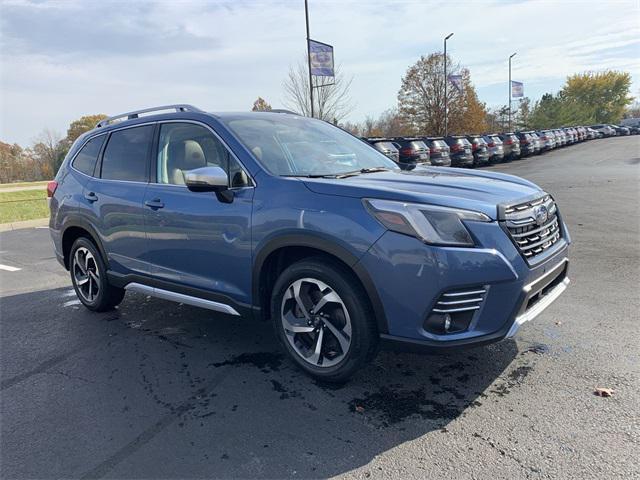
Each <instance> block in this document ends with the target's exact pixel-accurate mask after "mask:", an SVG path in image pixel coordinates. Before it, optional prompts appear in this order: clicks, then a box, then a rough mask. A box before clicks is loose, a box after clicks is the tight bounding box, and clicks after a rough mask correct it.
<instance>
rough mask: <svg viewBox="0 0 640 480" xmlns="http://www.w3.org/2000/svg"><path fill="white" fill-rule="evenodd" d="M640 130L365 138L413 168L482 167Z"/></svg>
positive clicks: (578, 129)
mask: <svg viewBox="0 0 640 480" xmlns="http://www.w3.org/2000/svg"><path fill="white" fill-rule="evenodd" d="M639 133H640V127H638V126H635V127H620V126H617V125H605V124H599V125H592V126H590V127H583V126H579V127H563V128H554V129H548V130H529V131H521V132H507V133H487V134H475V135H448V136H445V137H420V136H416V137H391V138H388V137H366V138H364V140H366V141H367V142H369V143H370V144H371V145H372V146H373V147H374V148H376V149H377V150H379V151H380V152H382V153H383V154H385V155H386V156H387V157H389V158H391V159H392V160H393V161H395V162H396V163H398V164H399V165H400V166H401V167H403V168H408V169H411V168H415V166H416V165H435V166H442V167H448V166H452V167H481V166H484V165H490V164H494V163H500V162H504V161H511V160H517V159H519V158H524V157H529V156H531V155H539V154H541V153H544V152H547V151H549V150H553V149H555V148H559V147H564V146H567V145H573V144H574V143H579V142H584V141H586V140H593V139H596V138H602V137H612V136H616V135H637V134H639Z"/></svg>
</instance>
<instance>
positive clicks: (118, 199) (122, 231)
mask: <svg viewBox="0 0 640 480" xmlns="http://www.w3.org/2000/svg"><path fill="white" fill-rule="evenodd" d="M153 131H154V125H153V124H147V125H141V126H133V127H126V128H122V129H120V130H115V131H112V132H111V133H110V134H109V138H108V139H107V143H106V146H105V147H104V149H103V153H102V158H101V160H100V162H99V164H98V165H97V166H96V174H95V175H96V178H92V179H91V180H90V181H89V182H88V183H87V185H86V186H85V190H84V199H85V201H86V202H87V204H88V205H90V211H91V213H90V215H91V223H92V224H93V225H94V226H95V227H96V230H97V231H98V234H99V235H100V240H101V241H102V245H103V246H104V248H105V251H106V253H107V257H108V260H109V269H110V270H112V271H113V272H114V273H119V274H123V275H125V274H131V273H142V274H144V273H147V272H148V268H147V265H146V262H145V252H146V237H145V229H144V210H143V207H142V201H143V198H144V193H145V190H146V189H147V184H148V179H149V159H150V157H149V155H150V152H151V144H152V140H153Z"/></svg>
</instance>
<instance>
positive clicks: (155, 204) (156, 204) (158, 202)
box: [144, 198, 164, 210]
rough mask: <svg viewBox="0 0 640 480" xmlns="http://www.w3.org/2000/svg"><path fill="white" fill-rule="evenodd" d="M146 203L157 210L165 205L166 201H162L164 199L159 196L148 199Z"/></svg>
mask: <svg viewBox="0 0 640 480" xmlns="http://www.w3.org/2000/svg"><path fill="white" fill-rule="evenodd" d="M144 204H145V205H146V206H147V207H149V208H151V209H153V210H157V209H159V208H162V207H164V203H162V201H161V200H160V199H159V198H154V199H153V200H147V201H146V202H144Z"/></svg>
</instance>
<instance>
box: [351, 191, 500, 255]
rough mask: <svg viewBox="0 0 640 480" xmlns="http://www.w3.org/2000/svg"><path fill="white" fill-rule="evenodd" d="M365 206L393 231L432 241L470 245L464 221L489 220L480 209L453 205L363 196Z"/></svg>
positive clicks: (469, 235)
mask: <svg viewBox="0 0 640 480" xmlns="http://www.w3.org/2000/svg"><path fill="white" fill-rule="evenodd" d="M363 202H364V205H365V207H366V208H367V210H368V211H369V212H370V213H371V215H373V216H374V217H375V218H376V219H377V220H378V221H379V222H380V223H382V225H384V226H385V227H386V228H388V229H389V230H393V231H394V232H398V233H404V234H405V235H411V236H412V237H416V238H417V239H419V240H422V241H423V242H425V243H429V244H432V245H448V246H460V247H473V246H474V245H475V243H474V241H473V238H472V237H471V234H470V233H469V230H467V227H465V226H464V223H463V220H464V221H472V222H490V221H491V219H490V218H489V217H488V216H486V215H485V214H484V213H480V212H473V211H469V210H460V209H457V208H449V207H440V206H437V205H425V204H421V203H406V202H397V201H393V200H378V199H371V198H365V199H364V200H363Z"/></svg>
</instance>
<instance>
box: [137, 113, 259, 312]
mask: <svg viewBox="0 0 640 480" xmlns="http://www.w3.org/2000/svg"><path fill="white" fill-rule="evenodd" d="M205 166H219V167H221V168H223V169H224V170H225V171H226V172H227V174H228V176H229V182H230V184H229V188H230V190H231V191H232V192H233V200H232V201H231V202H230V203H225V202H223V201H221V200H220V199H219V198H218V197H217V196H216V194H215V193H213V192H193V191H190V190H189V189H188V188H187V187H186V186H185V177H184V176H185V173H186V172H188V171H189V170H192V169H195V168H200V167H205ZM253 193H254V184H253V181H252V180H251V178H250V177H249V175H248V174H247V173H246V170H244V168H243V167H242V165H241V164H240V162H239V161H238V160H237V159H236V157H235V156H234V155H233V154H232V153H231V152H230V151H229V150H228V149H227V147H226V146H225V145H224V144H223V143H222V141H221V140H220V139H219V138H218V136H217V135H216V134H215V133H214V132H213V131H212V130H211V129H210V128H209V127H208V126H205V125H203V124H200V123H194V122H186V121H183V122H181V121H174V122H163V123H160V124H159V128H158V139H157V147H156V148H155V153H154V161H153V168H152V182H151V183H150V184H149V188H148V189H147V191H146V194H145V199H144V205H145V207H144V209H145V217H146V225H147V238H148V242H149V243H148V249H147V252H146V255H145V259H146V261H147V262H149V264H150V268H151V273H152V275H153V276H154V278H156V279H158V280H165V281H168V282H171V283H173V284H178V285H179V286H181V287H184V289H185V293H189V291H188V288H197V289H200V290H206V291H207V292H208V293H213V294H219V295H220V296H221V297H226V298H232V299H233V300H235V301H236V302H241V303H249V302H250V291H251V214H252V205H253ZM196 296H198V294H197V293H196ZM221 301H224V298H221ZM225 303H226V302H225Z"/></svg>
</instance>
